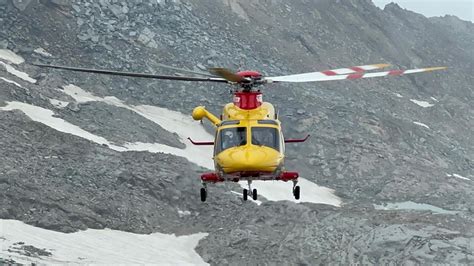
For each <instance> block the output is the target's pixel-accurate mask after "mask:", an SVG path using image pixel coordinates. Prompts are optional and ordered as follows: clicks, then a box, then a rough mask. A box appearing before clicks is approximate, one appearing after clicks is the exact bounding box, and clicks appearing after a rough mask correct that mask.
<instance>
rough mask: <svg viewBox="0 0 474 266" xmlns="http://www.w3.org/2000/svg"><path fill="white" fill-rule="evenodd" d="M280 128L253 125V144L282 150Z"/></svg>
mask: <svg viewBox="0 0 474 266" xmlns="http://www.w3.org/2000/svg"><path fill="white" fill-rule="evenodd" d="M279 136H280V135H279V134H278V130H277V129H276V128H273V127H252V144H253V145H259V146H267V147H270V148H273V149H275V150H277V151H279V150H280V140H279Z"/></svg>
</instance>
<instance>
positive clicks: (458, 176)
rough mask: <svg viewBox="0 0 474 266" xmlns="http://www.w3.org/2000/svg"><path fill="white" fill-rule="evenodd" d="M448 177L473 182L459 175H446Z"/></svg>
mask: <svg viewBox="0 0 474 266" xmlns="http://www.w3.org/2000/svg"><path fill="white" fill-rule="evenodd" d="M446 175H447V176H448V177H452V176H453V177H456V178H459V179H463V180H469V181H471V179H469V178H467V177H464V176H462V175H458V174H452V175H450V174H446Z"/></svg>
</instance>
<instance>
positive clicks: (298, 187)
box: [293, 186, 300, 200]
mask: <svg viewBox="0 0 474 266" xmlns="http://www.w3.org/2000/svg"><path fill="white" fill-rule="evenodd" d="M293 196H295V199H297V200H299V199H300V186H296V187H295V189H294V190H293Z"/></svg>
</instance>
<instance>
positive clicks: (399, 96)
mask: <svg viewBox="0 0 474 266" xmlns="http://www.w3.org/2000/svg"><path fill="white" fill-rule="evenodd" d="M394 94H395V96H397V97H398V98H403V95H401V94H400V93H394Z"/></svg>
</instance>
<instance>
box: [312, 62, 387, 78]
mask: <svg viewBox="0 0 474 266" xmlns="http://www.w3.org/2000/svg"><path fill="white" fill-rule="evenodd" d="M388 66H390V65H389V64H372V65H364V66H353V67H347V68H337V69H330V70H326V71H321V73H322V74H324V75H326V76H335V75H344V74H352V73H361V72H365V71H371V70H376V69H380V68H385V67H388ZM313 73H315V72H313ZM316 73H317V72H316ZM308 74H309V73H308Z"/></svg>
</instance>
